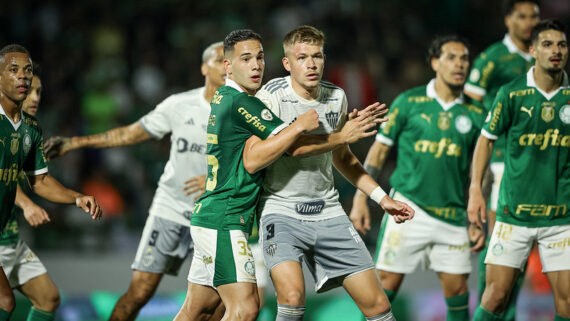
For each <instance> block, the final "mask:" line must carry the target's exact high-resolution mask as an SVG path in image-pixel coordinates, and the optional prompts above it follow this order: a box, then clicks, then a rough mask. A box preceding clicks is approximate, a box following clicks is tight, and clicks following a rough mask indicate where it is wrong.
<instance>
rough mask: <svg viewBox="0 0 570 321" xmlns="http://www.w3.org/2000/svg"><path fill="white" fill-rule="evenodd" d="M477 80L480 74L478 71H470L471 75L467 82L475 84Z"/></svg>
mask: <svg viewBox="0 0 570 321" xmlns="http://www.w3.org/2000/svg"><path fill="white" fill-rule="evenodd" d="M479 78H481V72H479V70H478V69H473V70H471V73H470V74H469V80H470V81H471V82H473V83H476V82H477V81H479Z"/></svg>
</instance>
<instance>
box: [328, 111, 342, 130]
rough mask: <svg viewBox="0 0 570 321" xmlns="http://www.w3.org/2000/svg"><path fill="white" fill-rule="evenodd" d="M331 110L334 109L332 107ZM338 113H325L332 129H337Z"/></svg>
mask: <svg viewBox="0 0 570 321" xmlns="http://www.w3.org/2000/svg"><path fill="white" fill-rule="evenodd" d="M329 108H332V107H331V106H329ZM338 116H339V115H338V112H336V113H335V112H334V111H332V110H331V111H330V112H328V113H325V118H326V119H327V123H329V126H331V128H332V129H335V128H336V124H338Z"/></svg>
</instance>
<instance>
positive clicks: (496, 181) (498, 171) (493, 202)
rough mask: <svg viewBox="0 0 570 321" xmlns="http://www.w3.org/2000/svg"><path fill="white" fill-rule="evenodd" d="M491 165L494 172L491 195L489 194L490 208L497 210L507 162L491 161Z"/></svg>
mask: <svg viewBox="0 0 570 321" xmlns="http://www.w3.org/2000/svg"><path fill="white" fill-rule="evenodd" d="M489 167H490V169H491V173H493V183H492V184H491V195H489V210H491V211H495V212H496V211H497V204H498V203H499V189H500V188H501V180H503V173H504V172H505V163H503V162H500V163H491V165H490V166H489Z"/></svg>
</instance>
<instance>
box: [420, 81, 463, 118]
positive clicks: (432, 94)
mask: <svg viewBox="0 0 570 321" xmlns="http://www.w3.org/2000/svg"><path fill="white" fill-rule="evenodd" d="M426 95H427V96H428V97H429V98H433V99H435V100H437V102H438V103H439V104H440V105H441V107H442V108H443V109H444V110H449V109H450V108H451V107H453V106H455V105H456V104H463V102H464V101H465V99H464V96H463V93H461V94H460V95H459V97H457V98H455V100H452V101H450V102H448V103H446V102H444V101H443V100H442V99H440V98H439V97H438V96H437V92H436V91H435V78H433V79H432V80H431V81H430V82H429V83H428V84H427V87H426Z"/></svg>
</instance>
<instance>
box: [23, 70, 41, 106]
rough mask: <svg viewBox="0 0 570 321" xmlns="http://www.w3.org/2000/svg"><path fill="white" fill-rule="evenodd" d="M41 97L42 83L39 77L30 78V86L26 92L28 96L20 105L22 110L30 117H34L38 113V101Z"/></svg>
mask: <svg viewBox="0 0 570 321" xmlns="http://www.w3.org/2000/svg"><path fill="white" fill-rule="evenodd" d="M41 97H42V82H41V80H40V77H38V76H34V77H33V78H32V85H31V86H30V90H29V92H28V96H27V97H26V99H25V100H24V102H23V103H22V109H23V110H24V111H25V112H26V113H28V114H30V115H32V116H35V115H36V113H37V112H38V107H39V104H40V99H41Z"/></svg>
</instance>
